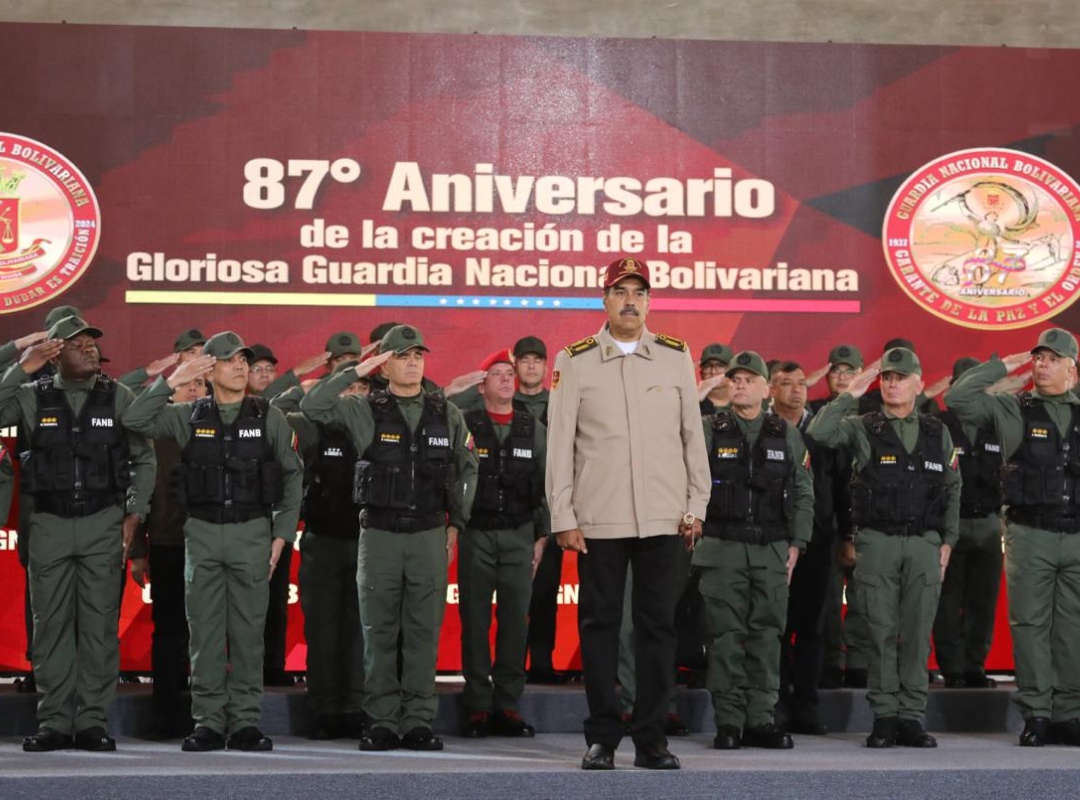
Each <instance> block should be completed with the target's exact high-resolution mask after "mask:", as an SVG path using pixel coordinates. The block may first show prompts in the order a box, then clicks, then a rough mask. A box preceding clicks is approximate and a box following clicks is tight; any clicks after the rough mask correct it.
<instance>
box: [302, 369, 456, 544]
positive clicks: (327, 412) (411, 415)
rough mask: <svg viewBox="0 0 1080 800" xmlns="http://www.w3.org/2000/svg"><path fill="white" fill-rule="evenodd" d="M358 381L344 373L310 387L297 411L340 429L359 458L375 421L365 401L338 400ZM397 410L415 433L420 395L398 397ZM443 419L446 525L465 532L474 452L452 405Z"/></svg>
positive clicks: (353, 398)
mask: <svg viewBox="0 0 1080 800" xmlns="http://www.w3.org/2000/svg"><path fill="white" fill-rule="evenodd" d="M357 380H359V379H358V378H357V376H356V371H355V370H352V369H346V370H343V371H341V372H339V373H338V374H337V375H335V376H334V377H332V378H330V379H329V380H325V381H322V382H320V383H319V384H318V385H317V386H314V387H312V389H311V391H310V392H308V393H307V394H306V395H305V396H304V399H303V401H302V402H301V403H300V410H301V411H303V412H304V413H305V414H307V415H308V416H309V417H311V419H313V420H315V421H316V422H321V423H324V424H337V425H341V426H342V427H344V428H345V429H346V430H347V431H348V432H349V435H350V436H352V439H353V444H354V445H355V446H356V452H357V453H360V454H361V455H363V454H364V453H365V452H366V451H367V449H368V447H369V446H370V445H371V441H372V439H373V438H374V436H375V417H374V416H373V415H372V413H371V406H370V405H369V404H368V401H367V398H366V397H359V396H351V397H338V395H340V394H341V393H342V392H343V391H344V390H345V389H347V388H348V387H349V386H351V385H352V384H353V383H354V382H356V381H357ZM393 397H394V399H395V400H397V404H398V408H400V409H401V413H402V415H403V416H404V417H405V422H406V424H408V426H409V429H410V430H412V431H415V430H416V426H417V425H418V424H419V423H420V416H421V414H423V411H424V393H423V392H421V393H420V394H417V395H415V396H413V397H398V396H397V395H393ZM446 418H447V422H448V423H449V427H450V446H451V449H452V450H453V462H454V467H455V471H454V478H453V483H452V485H451V489H450V493H449V498H450V500H449V505H450V507H449V508H448V509H446V510H447V512H448V513H449V514H450V524H451V525H453V526H454V527H455V528H457V529H458V530H459V531H461V530H464V529H465V525H466V523H467V522H468V521H469V512H470V510H471V509H472V501H473V495H474V494H476V470H477V460H476V452H475V451H474V450H473V445H472V437H471V435H470V434H469V429H468V427H466V425H465V419H464V418H463V417H462V416H461V412H460V411H459V410H458V409H457V407H456V406H454V405H453V404H452V403H447V404H446Z"/></svg>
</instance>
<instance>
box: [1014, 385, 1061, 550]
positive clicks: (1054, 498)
mask: <svg viewBox="0 0 1080 800" xmlns="http://www.w3.org/2000/svg"><path fill="white" fill-rule="evenodd" d="M1070 408H1071V410H1072V423H1071V424H1070V426H1069V430H1068V433H1067V434H1066V435H1065V436H1062V435H1061V434H1060V433H1059V432H1058V427H1057V425H1056V424H1055V423H1054V421H1053V420H1052V419H1051V418H1050V414H1049V412H1047V410H1046V405H1045V404H1044V403H1041V402H1036V400H1035V398H1033V397H1032V395H1031V394H1030V393H1025V394H1023V395H1021V396H1020V413H1021V414H1022V415H1023V418H1024V439H1023V441H1022V442H1021V444H1020V447H1018V448H1017V450H1016V452H1015V453H1013V455H1012V458H1010V459H1009V461H1008V463H1006V464H1005V466H1004V468H1003V469H1002V472H1001V487H1002V494H1003V500H1004V502H1005V503H1007V504H1008V506H1009V509H1008V518H1009V520H1010V521H1012V522H1017V523H1020V524H1022V525H1030V526H1032V527H1035V528H1042V529H1043V530H1049V531H1058V532H1065V533H1074V532H1080V497H1078V496H1077V494H1078V491H1080V486H1078V484H1080V410H1078V407H1077V406H1070Z"/></svg>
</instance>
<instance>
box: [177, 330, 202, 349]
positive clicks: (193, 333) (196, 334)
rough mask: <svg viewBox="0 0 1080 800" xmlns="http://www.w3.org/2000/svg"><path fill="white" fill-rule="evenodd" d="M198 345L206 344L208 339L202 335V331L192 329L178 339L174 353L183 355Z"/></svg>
mask: <svg viewBox="0 0 1080 800" xmlns="http://www.w3.org/2000/svg"><path fill="white" fill-rule="evenodd" d="M197 344H206V337H205V336H203V335H202V332H201V331H198V330H196V329H195V328H192V329H191V330H189V331H184V332H183V333H181V334H180V335H179V336H177V337H176V341H175V342H173V352H174V353H182V352H184V351H185V350H190V349H191V348H192V347H194V346H195V345H197Z"/></svg>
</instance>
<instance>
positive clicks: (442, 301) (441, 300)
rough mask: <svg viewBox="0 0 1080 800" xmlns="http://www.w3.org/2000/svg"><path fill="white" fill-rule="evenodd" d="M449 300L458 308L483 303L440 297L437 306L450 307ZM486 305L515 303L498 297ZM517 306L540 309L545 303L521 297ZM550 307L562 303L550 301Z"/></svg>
mask: <svg viewBox="0 0 1080 800" xmlns="http://www.w3.org/2000/svg"><path fill="white" fill-rule="evenodd" d="M451 300H453V302H454V305H458V306H463V305H465V304H466V303H469V304H470V305H474V306H479V305H482V304H483V302H484V301H483V299H482V298H479V297H474V298H472V299H471V300H469V299H468V298H465V297H457V298H450V297H440V298H439V305H441V306H445V305H450V301H451ZM487 305H489V306H503V307H504V308H505V307H506V306H512V305H515V303H514V301H513V299H511V298H509V297H504V298H502V299H500V298H498V297H490V298H488V299H487ZM517 305H519V306H522V307H528V306H530V305H532V306H538V307H541V306H544V305H546V301H545V300H543V299H540V298H537V299H536V300H529V299H528V298H525V297H523V298H521V299H520V300H518V301H517ZM551 305H553V306H560V305H562V301H560V300H552V301H551Z"/></svg>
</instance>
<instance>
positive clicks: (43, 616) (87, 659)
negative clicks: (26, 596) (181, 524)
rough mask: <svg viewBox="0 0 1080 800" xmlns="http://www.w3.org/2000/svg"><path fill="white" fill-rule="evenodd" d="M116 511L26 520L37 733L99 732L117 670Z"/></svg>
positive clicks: (121, 514) (118, 511) (119, 512)
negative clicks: (28, 543) (28, 529)
mask: <svg viewBox="0 0 1080 800" xmlns="http://www.w3.org/2000/svg"><path fill="white" fill-rule="evenodd" d="M123 518H124V512H123V510H122V509H121V508H120V507H119V506H113V507H110V508H105V509H102V510H101V511H98V512H97V513H95V514H90V515H88V516H85V517H73V518H68V517H57V516H54V515H52V514H46V513H44V512H37V513H34V514H33V515H32V516H31V517H30V537H29V538H30V564H29V580H30V601H31V605H32V607H33V610H34V646H33V654H34V679H35V680H36V681H37V689H38V705H37V721H38V728H39V729H42V728H48V729H49V730H53V731H57V732H59V733H63V734H68V735H71V734H74V733H76V732H78V731H83V730H86V729H87V728H95V727H101V728H104V727H106V718H105V710H106V709H107V708H108V707H109V705H110V704H111V703H112V701H113V698H114V697H115V696H116V678H117V675H118V674H119V670H120V645H119V642H118V641H117V629H118V627H119V624H120V608H119V603H120V595H119V593H118V592H117V591H116V587H117V584H119V582H120V575H121V570H122V565H121V563H120V562H121V559H122V554H121V550H122V544H121V534H120V523H121V522H122V520H123Z"/></svg>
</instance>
